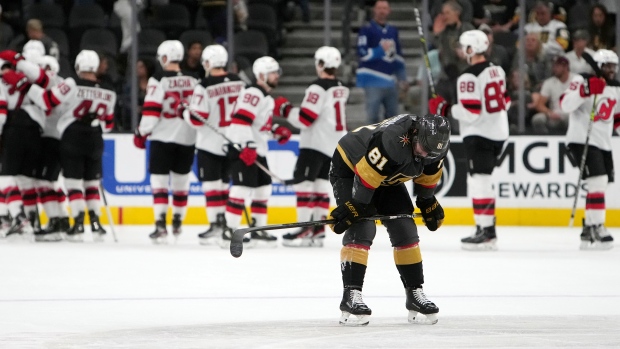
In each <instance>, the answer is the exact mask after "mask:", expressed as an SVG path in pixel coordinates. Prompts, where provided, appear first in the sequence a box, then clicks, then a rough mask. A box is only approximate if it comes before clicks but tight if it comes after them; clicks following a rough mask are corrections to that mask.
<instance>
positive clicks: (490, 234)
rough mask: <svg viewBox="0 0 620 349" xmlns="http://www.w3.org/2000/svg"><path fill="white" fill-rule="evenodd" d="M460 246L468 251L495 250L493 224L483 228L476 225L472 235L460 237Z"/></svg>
mask: <svg viewBox="0 0 620 349" xmlns="http://www.w3.org/2000/svg"><path fill="white" fill-rule="evenodd" d="M461 247H462V248H463V249H464V250H469V251H496V250H497V235H495V225H492V226H490V227H484V228H482V227H480V226H479V225H477V226H476V232H475V233H474V235H472V236H469V237H466V238H463V239H461Z"/></svg>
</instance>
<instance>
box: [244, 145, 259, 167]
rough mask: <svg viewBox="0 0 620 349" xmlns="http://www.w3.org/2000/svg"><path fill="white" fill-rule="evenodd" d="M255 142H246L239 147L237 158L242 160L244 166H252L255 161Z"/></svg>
mask: <svg viewBox="0 0 620 349" xmlns="http://www.w3.org/2000/svg"><path fill="white" fill-rule="evenodd" d="M257 156H258V154H256V144H255V143H254V142H251V141H250V142H248V145H247V146H246V147H245V148H243V149H241V152H239V159H240V160H241V161H243V163H244V164H245V165H246V166H252V165H253V164H254V162H256V157H257Z"/></svg>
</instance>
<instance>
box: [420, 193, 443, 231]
mask: <svg viewBox="0 0 620 349" xmlns="http://www.w3.org/2000/svg"><path fill="white" fill-rule="evenodd" d="M415 205H416V206H418V207H419V208H420V211H422V218H424V224H425V225H426V227H427V228H428V230H430V231H435V230H437V229H439V227H441V224H442V223H443V219H444V217H445V216H444V213H443V208H442V207H441V205H440V204H439V202H438V201H437V199H436V198H435V196H434V195H433V196H432V197H430V198H421V197H419V196H418V198H417V199H416V201H415Z"/></svg>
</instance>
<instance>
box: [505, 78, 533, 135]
mask: <svg viewBox="0 0 620 349" xmlns="http://www.w3.org/2000/svg"><path fill="white" fill-rule="evenodd" d="M521 82H523V87H524V88H525V108H526V110H525V126H526V127H529V126H530V124H531V119H532V116H534V114H535V113H536V109H535V107H536V103H537V102H538V98H539V97H540V95H539V94H538V93H534V94H533V93H532V92H530V91H531V90H532V87H531V84H530V78H529V77H528V75H525V76H524V77H523V78H521V76H520V73H519V71H518V70H513V71H512V72H510V76H509V77H508V81H507V84H508V89H507V91H508V93H509V94H510V100H511V103H510V108H509V109H508V122H509V124H510V134H511V135H516V134H519V131H518V130H519V127H518V126H519V104H520V103H519V86H520V84H521Z"/></svg>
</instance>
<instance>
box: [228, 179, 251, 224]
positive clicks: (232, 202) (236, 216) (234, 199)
mask: <svg viewBox="0 0 620 349" xmlns="http://www.w3.org/2000/svg"><path fill="white" fill-rule="evenodd" d="M251 194H252V189H251V188H249V187H244V186H240V185H233V186H232V187H230V194H229V195H228V201H227V202H226V225H228V226H229V227H231V228H232V229H236V228H238V227H239V225H240V224H241V215H243V214H244V213H243V210H244V209H245V198H247V197H250V195H251Z"/></svg>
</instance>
